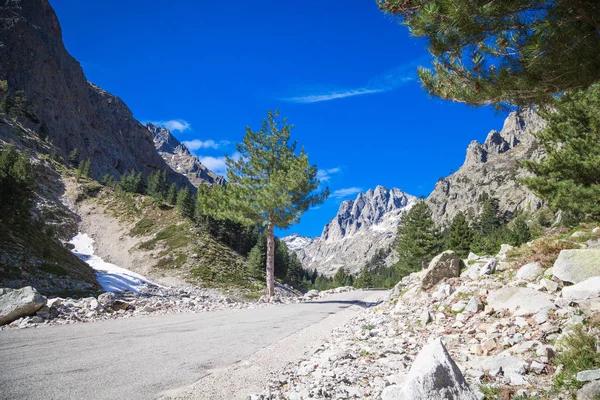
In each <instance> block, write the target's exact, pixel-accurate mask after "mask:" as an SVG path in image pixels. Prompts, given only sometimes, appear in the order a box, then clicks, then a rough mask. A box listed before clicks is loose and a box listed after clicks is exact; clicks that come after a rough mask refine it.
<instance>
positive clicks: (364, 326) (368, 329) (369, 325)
mask: <svg viewBox="0 0 600 400" xmlns="http://www.w3.org/2000/svg"><path fill="white" fill-rule="evenodd" d="M362 328H363V329H364V330H366V331H370V330H371V329H373V328H375V326H373V325H372V324H367V325H363V326H362Z"/></svg>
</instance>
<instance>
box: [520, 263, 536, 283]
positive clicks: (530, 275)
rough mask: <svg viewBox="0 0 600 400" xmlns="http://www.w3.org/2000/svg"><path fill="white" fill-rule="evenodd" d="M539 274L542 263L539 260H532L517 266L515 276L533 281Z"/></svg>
mask: <svg viewBox="0 0 600 400" xmlns="http://www.w3.org/2000/svg"><path fill="white" fill-rule="evenodd" d="M541 274H542V265H541V264H540V263H539V262H532V263H529V264H525V265H523V266H522V267H521V268H519V270H518V271H517V274H516V277H517V278H519V279H525V280H526V281H533V280H535V279H536V278H537V277H538V276H540V275H541Z"/></svg>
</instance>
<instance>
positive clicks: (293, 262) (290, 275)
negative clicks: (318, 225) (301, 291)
mask: <svg viewBox="0 0 600 400" xmlns="http://www.w3.org/2000/svg"><path fill="white" fill-rule="evenodd" d="M262 265H263V266H264V263H263V264H262ZM263 270H264V268H263ZM287 280H288V282H289V283H290V284H291V285H292V286H294V287H305V288H306V287H307V285H306V282H304V269H302V263H301V262H300V260H299V259H298V256H297V255H296V253H294V252H292V253H290V255H289V264H288V268H287ZM307 281H308V282H310V280H309V279H307ZM311 283H312V282H311Z"/></svg>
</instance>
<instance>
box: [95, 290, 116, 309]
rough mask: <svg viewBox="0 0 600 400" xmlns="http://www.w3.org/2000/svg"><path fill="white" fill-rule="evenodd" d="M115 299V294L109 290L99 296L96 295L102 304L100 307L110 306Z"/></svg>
mask: <svg viewBox="0 0 600 400" xmlns="http://www.w3.org/2000/svg"><path fill="white" fill-rule="evenodd" d="M116 300H117V296H115V294H114V293H110V292H106V293H102V294H101V295H100V296H98V302H99V303H100V304H102V307H104V308H112V306H113V305H114V304H115V301H116Z"/></svg>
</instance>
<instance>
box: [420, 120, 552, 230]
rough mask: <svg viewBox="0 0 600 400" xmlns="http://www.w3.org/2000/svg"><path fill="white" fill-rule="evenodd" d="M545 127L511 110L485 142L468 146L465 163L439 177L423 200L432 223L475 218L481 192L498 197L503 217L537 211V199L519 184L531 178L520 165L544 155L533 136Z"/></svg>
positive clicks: (539, 205)
mask: <svg viewBox="0 0 600 400" xmlns="http://www.w3.org/2000/svg"><path fill="white" fill-rule="evenodd" d="M544 125H545V122H544V120H542V119H541V118H540V117H539V116H538V115H537V114H536V113H535V112H534V111H532V110H527V111H524V112H522V113H516V112H513V113H511V114H510V115H509V116H508V117H507V118H506V120H505V121H504V127H503V128H502V130H501V131H500V132H498V131H491V132H490V133H489V134H488V136H487V138H486V140H485V142H484V143H478V142H477V141H473V142H471V144H469V147H468V149H467V155H466V158H465V162H464V164H463V165H462V166H461V167H460V169H459V170H458V171H456V172H455V173H454V174H452V175H450V176H448V177H446V178H442V179H440V180H439V181H438V182H437V184H436V185H435V189H434V190H433V192H431V194H430V195H429V197H428V198H427V203H428V204H429V207H430V208H431V210H432V212H433V219H434V220H435V221H436V223H437V224H439V225H447V224H449V223H450V222H451V221H452V218H454V216H455V215H456V214H457V213H458V212H459V211H462V212H463V213H465V214H466V215H470V216H474V215H477V214H478V212H479V202H478V199H479V197H480V196H481V195H482V194H483V193H487V194H488V195H490V196H492V197H496V198H497V199H498V200H499V207H500V211H501V212H503V213H507V214H512V213H514V212H515V211H516V210H521V211H535V210H537V209H538V208H539V207H541V205H542V202H541V200H540V199H538V198H537V197H536V196H535V195H534V194H533V193H532V192H531V191H530V190H529V189H527V187H526V186H525V185H522V184H521V183H519V178H521V177H525V176H529V173H528V171H526V170H525V169H523V168H522V167H521V166H520V165H519V163H520V162H521V161H524V160H539V159H540V158H541V157H542V156H543V151H542V148H541V146H540V144H539V142H538V140H537V139H536V138H535V136H534V135H533V134H534V133H535V132H538V131H540V130H541V129H543V127H544Z"/></svg>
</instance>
